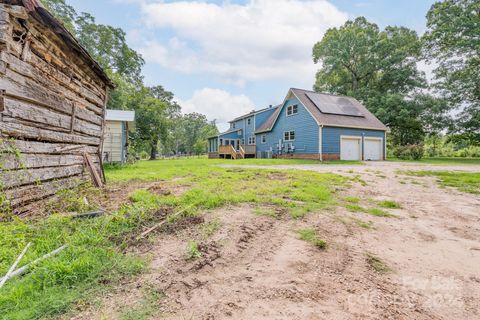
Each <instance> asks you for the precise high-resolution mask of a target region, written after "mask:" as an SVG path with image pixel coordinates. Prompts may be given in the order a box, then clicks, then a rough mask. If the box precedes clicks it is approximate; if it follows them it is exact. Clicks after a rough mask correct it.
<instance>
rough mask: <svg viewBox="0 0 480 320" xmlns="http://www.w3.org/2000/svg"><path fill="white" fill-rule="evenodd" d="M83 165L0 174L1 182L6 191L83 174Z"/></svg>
mask: <svg viewBox="0 0 480 320" xmlns="http://www.w3.org/2000/svg"><path fill="white" fill-rule="evenodd" d="M83 168H84V166H83V165H74V166H68V167H53V168H39V169H30V170H15V171H2V172H0V180H2V181H3V183H4V187H5V189H10V188H14V187H19V186H25V185H30V184H34V183H37V182H39V181H40V182H42V181H45V180H52V179H59V178H65V177H70V176H75V175H79V174H81V173H83Z"/></svg>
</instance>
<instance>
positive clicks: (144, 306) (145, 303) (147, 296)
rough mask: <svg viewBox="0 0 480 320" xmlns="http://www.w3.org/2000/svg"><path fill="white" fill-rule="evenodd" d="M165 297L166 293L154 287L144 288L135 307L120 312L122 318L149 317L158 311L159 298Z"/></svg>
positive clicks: (139, 319) (141, 319)
mask: <svg viewBox="0 0 480 320" xmlns="http://www.w3.org/2000/svg"><path fill="white" fill-rule="evenodd" d="M163 298H165V293H163V292H161V291H159V290H156V289H154V288H147V289H145V290H144V293H143V297H142V299H141V300H140V301H139V302H138V303H137V304H136V305H135V306H134V307H133V308H130V309H128V310H124V311H123V312H121V314H120V320H144V319H149V318H150V317H151V316H152V315H153V314H154V313H155V311H156V309H157V308H156V306H157V303H158V301H159V300H161V299H163Z"/></svg>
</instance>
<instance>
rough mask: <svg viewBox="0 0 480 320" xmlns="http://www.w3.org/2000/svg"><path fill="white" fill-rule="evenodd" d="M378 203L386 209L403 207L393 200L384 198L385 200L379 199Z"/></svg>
mask: <svg viewBox="0 0 480 320" xmlns="http://www.w3.org/2000/svg"><path fill="white" fill-rule="evenodd" d="M377 204H378V205H379V206H380V207H382V208H386V209H401V208H402V206H401V205H400V204H399V203H398V202H395V201H393V200H384V201H377Z"/></svg>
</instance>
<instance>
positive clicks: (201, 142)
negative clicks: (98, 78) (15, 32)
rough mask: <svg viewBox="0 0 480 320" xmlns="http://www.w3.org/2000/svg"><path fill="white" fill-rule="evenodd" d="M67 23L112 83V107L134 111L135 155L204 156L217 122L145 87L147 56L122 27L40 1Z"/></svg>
mask: <svg viewBox="0 0 480 320" xmlns="http://www.w3.org/2000/svg"><path fill="white" fill-rule="evenodd" d="M41 1H42V3H43V5H44V6H45V7H46V8H47V9H48V10H49V11H50V12H51V13H52V14H53V15H55V16H56V17H57V19H59V20H60V21H62V23H63V24H64V26H65V27H66V28H67V29H68V30H69V31H70V32H71V33H72V34H73V35H74V36H75V37H76V38H77V39H78V41H79V42H80V44H81V45H82V46H83V47H84V48H85V49H86V50H87V51H88V52H89V53H90V54H91V55H92V57H93V58H94V59H95V60H96V61H97V62H98V63H99V64H100V66H101V67H102V68H103V69H104V70H105V71H106V72H107V74H108V75H109V77H110V78H111V79H112V81H113V83H114V85H115V89H114V90H113V91H112V92H110V95H109V101H108V104H107V108H108V109H117V110H134V111H135V113H136V119H135V120H136V128H137V129H136V131H135V133H133V134H132V135H131V137H130V141H129V142H130V151H134V153H135V154H137V155H140V154H148V157H149V158H150V159H155V158H156V156H157V154H158V153H164V154H169V153H175V154H177V153H189V154H192V153H196V154H199V153H203V152H205V151H206V149H207V137H209V136H212V135H215V134H217V133H218V130H217V127H216V125H215V122H210V121H208V120H207V118H206V117H205V116H204V115H202V114H199V113H189V114H182V112H181V107H180V106H179V105H178V103H176V102H175V99H174V95H173V93H172V92H170V91H167V90H165V88H163V87H162V86H160V85H157V86H152V87H149V86H146V85H145V84H144V79H143V76H142V69H143V66H144V64H145V61H144V60H143V58H142V56H141V55H140V54H139V53H138V52H136V51H135V50H133V49H132V48H130V47H129V46H128V44H127V43H126V34H125V32H124V31H123V30H122V29H121V28H115V27H112V26H108V25H103V24H98V23H96V21H95V18H94V17H93V16H92V15H90V14H89V13H85V12H81V13H78V12H77V11H76V10H75V8H73V7H72V6H70V5H69V4H67V3H66V1H65V0H41Z"/></svg>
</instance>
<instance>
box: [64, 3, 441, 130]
mask: <svg viewBox="0 0 480 320" xmlns="http://www.w3.org/2000/svg"><path fill="white" fill-rule="evenodd" d="M67 2H68V3H69V4H71V5H73V6H74V7H75V8H76V9H77V11H85V12H89V13H91V14H93V15H94V16H95V17H96V18H97V22H98V23H103V24H109V25H113V26H116V27H121V28H122V29H124V30H125V31H126V32H127V35H128V36H127V39H128V43H129V45H130V46H131V47H133V48H134V49H136V50H138V51H139V52H141V53H142V55H143V56H144V58H145V60H146V65H145V67H144V76H145V81H146V83H147V84H148V85H156V84H161V85H163V86H164V87H165V88H167V89H168V90H170V91H172V92H174V93H175V95H176V97H177V99H178V100H179V103H180V104H181V105H182V107H183V109H184V111H185V112H193V111H196V112H200V113H203V114H206V115H207V117H208V118H209V119H210V120H213V119H217V122H218V123H219V127H220V129H224V128H225V123H226V121H227V120H228V119H230V118H233V117H236V116H238V115H240V114H243V113H245V112H249V111H250V110H252V109H259V108H263V107H265V106H268V105H269V104H276V103H279V102H281V101H282V100H283V98H284V95H285V94H286V92H287V90H288V88H290V87H300V88H305V89H310V88H311V87H312V85H313V82H314V76H315V71H316V70H317V69H318V66H316V65H314V64H313V62H312V61H311V48H312V46H313V45H314V44H315V42H316V41H319V40H320V39H321V37H322V35H323V33H324V32H325V31H326V30H327V29H328V28H331V27H336V26H340V25H342V24H343V23H344V22H345V21H346V20H347V19H351V18H355V17H357V16H365V17H367V19H369V20H370V21H372V22H375V23H377V24H378V25H379V26H380V27H381V28H383V27H385V26H387V25H402V26H406V27H409V28H412V29H414V30H416V31H417V32H418V33H420V34H421V33H422V32H423V31H424V29H425V14H426V12H427V11H428V9H429V8H430V6H431V5H432V4H433V2H434V1H431V0H402V1H395V0H384V1H381V0H363V1H351V0H330V1H324V0H224V1H223V0H215V1H185V0H183V1H166V0H164V1H160V0H67Z"/></svg>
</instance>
